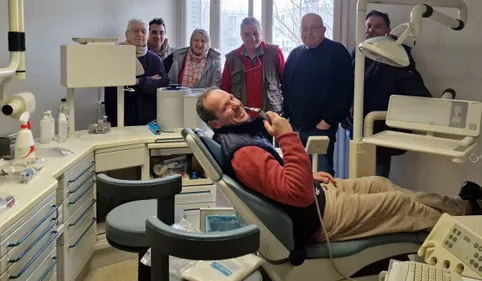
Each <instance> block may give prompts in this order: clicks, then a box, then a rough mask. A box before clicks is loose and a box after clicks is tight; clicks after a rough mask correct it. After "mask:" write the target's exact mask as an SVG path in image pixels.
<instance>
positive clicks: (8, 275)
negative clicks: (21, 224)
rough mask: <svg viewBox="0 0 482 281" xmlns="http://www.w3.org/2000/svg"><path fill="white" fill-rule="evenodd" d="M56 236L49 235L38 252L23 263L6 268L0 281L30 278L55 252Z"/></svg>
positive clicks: (21, 280)
mask: <svg viewBox="0 0 482 281" xmlns="http://www.w3.org/2000/svg"><path fill="white" fill-rule="evenodd" d="M58 236H59V233H58V232H56V233H55V234H52V235H50V236H49V239H48V241H47V242H46V243H44V244H42V245H41V248H40V250H39V251H37V252H36V253H35V255H34V256H33V257H32V258H30V259H29V260H27V261H25V263H22V264H20V263H18V264H14V265H12V266H11V267H10V268H8V270H7V271H5V272H4V273H3V274H2V276H1V277H0V280H1V281H8V280H18V281H26V280H27V279H28V278H29V277H30V275H32V273H33V272H34V271H35V270H36V269H37V268H38V267H39V266H40V264H41V263H42V261H44V260H45V259H46V258H47V257H49V255H50V254H51V253H52V252H53V253H55V252H56V244H57V242H56V241H57V238H58Z"/></svg>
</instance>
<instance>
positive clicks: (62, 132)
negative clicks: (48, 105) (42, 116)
mask: <svg viewBox="0 0 482 281" xmlns="http://www.w3.org/2000/svg"><path fill="white" fill-rule="evenodd" d="M58 125H59V129H58V134H59V142H64V141H66V140H67V133H68V131H69V121H68V120H67V116H65V114H63V113H60V114H59V120H58Z"/></svg>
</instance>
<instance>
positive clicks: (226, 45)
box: [220, 0, 249, 58]
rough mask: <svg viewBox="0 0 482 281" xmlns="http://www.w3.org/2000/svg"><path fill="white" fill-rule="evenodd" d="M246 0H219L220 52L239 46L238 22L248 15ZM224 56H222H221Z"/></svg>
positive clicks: (223, 52) (225, 52)
mask: <svg viewBox="0 0 482 281" xmlns="http://www.w3.org/2000/svg"><path fill="white" fill-rule="evenodd" d="M248 5H249V4H248V0H221V19H220V21H221V46H220V51H221V53H222V54H227V53H229V52H230V51H232V50H234V49H236V48H238V47H239V46H241V44H242V43H243V41H241V36H240V35H239V34H240V24H241V21H242V20H243V18H245V17H247V16H248ZM223 58H224V56H223Z"/></svg>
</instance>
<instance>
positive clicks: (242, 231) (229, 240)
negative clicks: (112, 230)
mask: <svg viewBox="0 0 482 281" xmlns="http://www.w3.org/2000/svg"><path fill="white" fill-rule="evenodd" d="M146 229H147V235H148V237H149V242H150V244H151V247H152V254H163V255H169V256H175V257H178V258H183V259H190V260H222V259H231V258H236V257H240V256H244V255H247V254H251V253H255V252H256V251H258V249H259V236H260V235H259V234H260V232H259V229H258V227H257V226H255V225H248V226H245V227H242V228H239V229H235V230H229V231H223V232H209V233H192V232H185V231H181V230H177V229H175V228H172V227H171V226H168V225H166V224H164V223H163V222H161V221H160V220H158V219H157V218H156V217H150V218H148V219H147V221H146Z"/></svg>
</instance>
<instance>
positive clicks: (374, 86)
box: [342, 10, 432, 178]
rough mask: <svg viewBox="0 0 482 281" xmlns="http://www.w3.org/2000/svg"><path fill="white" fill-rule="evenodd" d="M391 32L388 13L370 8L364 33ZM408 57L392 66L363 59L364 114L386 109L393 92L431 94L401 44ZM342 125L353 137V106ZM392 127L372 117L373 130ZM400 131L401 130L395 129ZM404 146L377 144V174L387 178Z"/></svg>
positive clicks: (379, 130) (366, 34)
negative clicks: (406, 62)
mask: <svg viewBox="0 0 482 281" xmlns="http://www.w3.org/2000/svg"><path fill="white" fill-rule="evenodd" d="M389 33H390V18H389V16H388V15H387V14H385V13H382V12H379V11H376V10H373V11H371V12H369V13H368V14H367V16H366V30H365V37H366V38H367V39H368V38H372V37H377V36H392V35H389ZM403 47H404V48H405V50H406V51H407V54H408V56H409V59H410V65H409V66H407V67H401V68H400V67H393V66H390V65H388V64H383V63H379V62H375V61H373V60H370V59H368V58H366V59H365V94H364V101H363V117H365V116H366V115H367V114H368V113H370V112H372V111H386V110H387V109H388V102H389V100H390V96H391V95H392V94H397V95H410V96H421V97H432V95H431V94H430V92H429V91H428V89H427V88H426V87H425V85H424V82H423V78H422V76H421V75H420V74H419V73H418V71H417V70H416V68H415V61H414V59H413V57H412V56H411V48H410V47H409V46H406V45H403ZM352 59H353V60H352V62H353V67H354V66H355V50H353V52H352ZM342 127H343V128H345V129H346V130H348V131H349V132H350V138H353V107H352V109H351V111H350V115H349V116H348V117H347V119H346V120H345V121H344V122H342ZM388 129H390V130H395V129H393V128H389V127H387V126H386V124H385V121H384V120H380V121H375V124H374V127H373V133H374V134H375V133H378V132H381V131H384V130H388ZM398 131H402V130H398ZM404 153H405V151H404V150H399V149H392V148H387V147H377V156H376V163H377V164H376V175H377V176H383V177H386V178H388V177H389V175H390V166H391V159H392V156H395V155H402V154H404Z"/></svg>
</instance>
